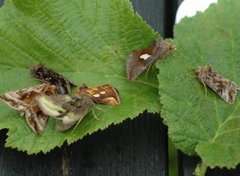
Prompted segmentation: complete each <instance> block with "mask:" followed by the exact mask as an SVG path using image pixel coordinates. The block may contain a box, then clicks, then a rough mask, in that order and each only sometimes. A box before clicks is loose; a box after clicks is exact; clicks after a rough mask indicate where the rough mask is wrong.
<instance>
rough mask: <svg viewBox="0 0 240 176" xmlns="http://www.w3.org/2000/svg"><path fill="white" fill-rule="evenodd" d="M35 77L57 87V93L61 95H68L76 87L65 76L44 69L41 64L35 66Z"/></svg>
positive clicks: (33, 72)
mask: <svg viewBox="0 0 240 176" xmlns="http://www.w3.org/2000/svg"><path fill="white" fill-rule="evenodd" d="M31 73H32V75H33V77H35V78H37V79H39V80H41V81H43V82H45V83H49V84H52V85H55V86H56V89H57V92H58V93H60V94H68V93H69V92H70V90H71V88H72V87H75V85H74V84H73V83H72V82H70V81H69V80H68V79H66V78H64V76H63V75H60V74H58V73H57V72H55V71H53V70H51V69H49V68H46V67H44V66H43V65H41V64H38V65H35V66H33V67H32V69H31Z"/></svg>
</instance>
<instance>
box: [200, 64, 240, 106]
mask: <svg viewBox="0 0 240 176" xmlns="http://www.w3.org/2000/svg"><path fill="white" fill-rule="evenodd" d="M196 74H197V77H198V79H199V80H200V81H201V82H202V84H203V85H204V86H205V87H206V85H207V86H208V87H210V88H211V89H212V90H213V91H214V92H216V93H217V94H218V95H219V96H220V97H221V98H222V99H223V100H225V101H226V102H227V103H229V104H233V103H234V102H235V99H236V97H237V93H238V91H239V89H240V88H239V86H238V85H237V84H236V83H235V82H233V81H231V80H229V79H226V78H224V77H223V76H221V75H220V74H219V73H218V72H217V71H216V70H214V69H213V68H212V66H211V65H207V66H203V67H198V68H197V70H196Z"/></svg>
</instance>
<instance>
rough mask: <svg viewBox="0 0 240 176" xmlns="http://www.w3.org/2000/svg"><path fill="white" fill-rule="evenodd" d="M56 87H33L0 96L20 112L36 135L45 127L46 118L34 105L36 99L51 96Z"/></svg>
mask: <svg viewBox="0 0 240 176" xmlns="http://www.w3.org/2000/svg"><path fill="white" fill-rule="evenodd" d="M55 89H56V87H55V86H54V85H49V84H41V85H38V86H34V87H29V88H25V89H20V90H16V91H11V92H7V93H4V94H2V95H0V99H2V100H3V101H4V102H5V103H6V104H8V105H9V106H10V107H11V108H13V109H16V110H18V111H19V112H20V115H21V116H24V117H25V118H26V122H27V124H28V126H29V127H30V128H31V129H32V131H33V132H34V133H36V134H41V133H42V132H43V130H44V128H45V126H46V123H47V120H48V116H46V115H45V114H43V112H42V110H41V109H40V107H39V106H38V105H37V103H36V97H37V96H38V95H40V94H42V95H51V94H54V93H55Z"/></svg>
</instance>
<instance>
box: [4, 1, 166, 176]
mask: <svg viewBox="0 0 240 176" xmlns="http://www.w3.org/2000/svg"><path fill="white" fill-rule="evenodd" d="M0 1H2V0H0ZM133 4H134V8H135V10H137V11H138V12H139V14H140V15H142V16H143V18H144V19H145V20H146V21H147V22H148V23H149V24H150V25H152V26H153V27H154V28H155V29H156V30H157V31H160V32H161V33H163V32H164V31H163V30H164V9H165V6H164V0H147V1H146V0H133ZM6 132H7V130H2V131H0V176H10V175H13V176H15V175H17V176H26V175H28V176H36V175H39V176H61V175H62V176H78V175H81V176H117V175H118V176H128V175H129V176H130V175H131V176H148V175H149V176H166V175H167V163H168V157H167V154H168V152H167V135H166V134H167V129H166V127H165V126H164V125H163V124H162V121H161V119H160V117H159V115H153V114H148V113H144V114H143V115H141V117H138V118H136V119H133V120H126V121H125V122H123V123H121V124H119V125H116V126H110V127H109V128H108V129H105V130H104V131H99V132H96V133H94V134H92V135H90V136H86V137H84V139H83V140H80V141H78V142H76V143H74V144H72V145H70V146H67V145H64V146H63V147H62V148H61V149H54V150H53V151H51V152H50V153H47V154H46V155H43V154H38V155H35V156H28V155H27V154H26V153H23V152H19V151H16V150H15V149H9V148H4V143H5V139H6Z"/></svg>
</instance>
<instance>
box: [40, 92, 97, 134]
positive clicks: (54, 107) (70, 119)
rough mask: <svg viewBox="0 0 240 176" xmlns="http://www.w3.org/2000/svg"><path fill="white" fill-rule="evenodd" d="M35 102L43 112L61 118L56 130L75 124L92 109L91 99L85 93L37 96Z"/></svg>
mask: <svg viewBox="0 0 240 176" xmlns="http://www.w3.org/2000/svg"><path fill="white" fill-rule="evenodd" d="M37 103H38V105H39V106H40V107H41V109H42V111H43V113H44V114H45V115H48V116H50V117H53V118H55V119H58V120H61V123H60V125H58V126H57V130H59V131H66V130H68V129H70V128H71V127H72V126H73V125H75V124H76V126H77V125H78V124H79V123H80V122H81V121H82V119H83V118H84V117H85V116H86V115H87V114H88V113H89V112H90V111H92V109H93V106H94V102H93V100H92V99H91V98H90V97H89V96H88V95H85V94H81V95H77V94H75V95H52V96H45V95H43V96H39V97H38V98H37Z"/></svg>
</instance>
